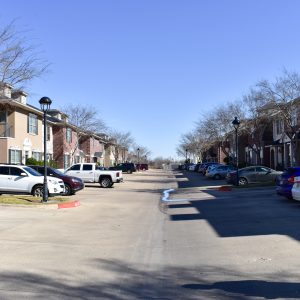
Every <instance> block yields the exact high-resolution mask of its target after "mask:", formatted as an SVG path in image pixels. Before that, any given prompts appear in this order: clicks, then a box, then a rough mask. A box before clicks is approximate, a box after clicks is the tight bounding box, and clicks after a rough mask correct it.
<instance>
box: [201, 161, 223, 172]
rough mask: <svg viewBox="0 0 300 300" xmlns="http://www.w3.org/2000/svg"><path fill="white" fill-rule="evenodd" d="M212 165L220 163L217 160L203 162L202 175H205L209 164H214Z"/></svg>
mask: <svg viewBox="0 0 300 300" xmlns="http://www.w3.org/2000/svg"><path fill="white" fill-rule="evenodd" d="M212 165H219V163H217V162H206V163H204V164H202V166H201V168H199V172H200V173H202V175H205V173H206V170H207V168H208V167H209V166H212Z"/></svg>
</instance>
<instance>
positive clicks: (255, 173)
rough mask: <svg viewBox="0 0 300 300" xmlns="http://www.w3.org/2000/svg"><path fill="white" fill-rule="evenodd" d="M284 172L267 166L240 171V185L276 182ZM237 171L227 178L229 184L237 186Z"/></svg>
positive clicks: (229, 174)
mask: <svg viewBox="0 0 300 300" xmlns="http://www.w3.org/2000/svg"><path fill="white" fill-rule="evenodd" d="M281 174H282V171H276V170H273V169H270V168H268V167H265V166H252V167H246V168H242V169H239V185H247V184H250V183H263V182H274V183H275V181H276V178H277V176H278V175H281ZM236 176H237V174H236V171H233V172H229V173H228V174H227V176H226V180H227V183H232V184H236V181H237V178H236Z"/></svg>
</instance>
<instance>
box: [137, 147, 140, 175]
mask: <svg viewBox="0 0 300 300" xmlns="http://www.w3.org/2000/svg"><path fill="white" fill-rule="evenodd" d="M137 160H138V170H140V148H137Z"/></svg>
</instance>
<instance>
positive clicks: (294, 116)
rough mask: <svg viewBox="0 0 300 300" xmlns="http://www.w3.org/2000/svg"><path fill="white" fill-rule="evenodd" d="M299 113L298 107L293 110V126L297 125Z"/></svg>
mask: <svg viewBox="0 0 300 300" xmlns="http://www.w3.org/2000/svg"><path fill="white" fill-rule="evenodd" d="M297 114H298V111H297V109H296V108H294V109H293V110H292V112H291V125H292V126H296V125H297Z"/></svg>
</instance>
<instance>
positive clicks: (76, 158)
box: [75, 155, 80, 164]
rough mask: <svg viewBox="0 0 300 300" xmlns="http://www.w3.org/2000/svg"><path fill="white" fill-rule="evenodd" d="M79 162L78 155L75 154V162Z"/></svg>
mask: <svg viewBox="0 0 300 300" xmlns="http://www.w3.org/2000/svg"><path fill="white" fill-rule="evenodd" d="M79 163H80V156H79V155H76V156H75V164H79Z"/></svg>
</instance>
